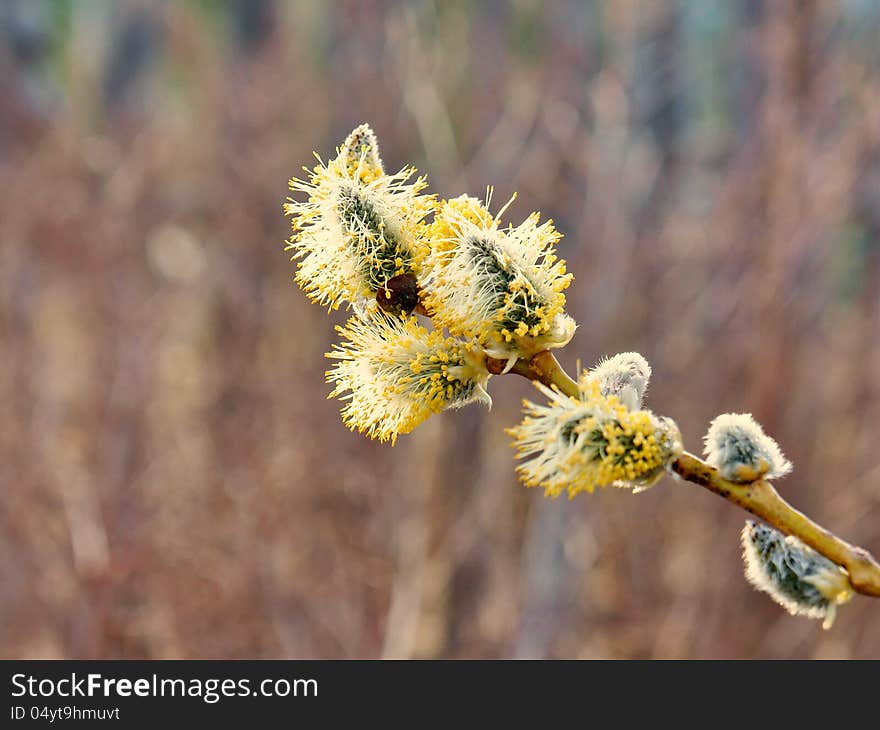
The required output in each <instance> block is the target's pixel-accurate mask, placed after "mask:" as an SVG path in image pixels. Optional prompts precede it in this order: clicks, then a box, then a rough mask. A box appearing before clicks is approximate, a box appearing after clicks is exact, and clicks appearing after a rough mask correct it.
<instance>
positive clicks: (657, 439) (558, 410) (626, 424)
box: [509, 379, 682, 497]
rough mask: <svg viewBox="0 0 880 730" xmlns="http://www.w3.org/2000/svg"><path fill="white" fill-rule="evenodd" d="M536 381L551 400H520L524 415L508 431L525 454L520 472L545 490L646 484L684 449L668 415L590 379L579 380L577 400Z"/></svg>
mask: <svg viewBox="0 0 880 730" xmlns="http://www.w3.org/2000/svg"><path fill="white" fill-rule="evenodd" d="M536 387H538V388H539V389H540V390H541V391H542V392H543V393H544V394H545V395H546V396H547V398H548V399H549V403H548V404H547V405H543V406H542V405H537V404H535V403H532V402H530V401H526V402H525V404H524V410H525V417H524V418H523V420H522V422H521V423H520V424H519V425H518V426H516V427H515V428H513V429H510V431H509V433H510V434H511V435H512V436H513V437H514V446H515V447H516V448H517V450H518V455H517V456H518V458H521V459H524V460H525V461H524V462H523V463H522V464H520V465H519V466H518V467H517V471H518V472H519V474H520V477H521V478H522V480H523V481H524V482H525V484H526V485H527V486H532V487H542V488H543V489H544V492H545V494H546V495H547V496H551V497H556V496H559V495H560V494H562V493H563V492H566V493H567V494H568V496H569V497H574V496H575V495H577V494H579V493H580V492H592V491H593V490H594V489H595V488H596V487H604V486H609V485H614V486H618V487H629V488H633V489H636V490H640V489H645V488H647V487H649V486H650V485H651V484H653V483H654V482H655V481H656V480H657V479H659V477H660V476H661V475H662V474H663V472H664V469H665V467H666V465H667V464H668V463H669V462H670V461H671V460H672V459H673V458H675V457H676V456H678V455H679V454H680V453H681V451H682V446H681V436H680V434H679V432H678V428H677V427H676V425H675V423H674V422H673V421H672V420H671V419H668V418H659V417H658V416H655V415H654V414H653V413H651V412H650V411H645V410H634V411H632V410H629V409H628V408H626V407H625V406H624V405H623V404H622V403H621V402H620V400H619V399H618V398H617V396H614V395H608V396H606V395H603V394H602V392H601V390H600V387H599V384H598V383H597V382H596V381H593V380H588V379H584V380H582V381H581V383H580V384H579V391H580V393H579V397H576V398H575V397H572V396H567V395H563V394H561V393H559V392H558V391H555V390H550V389H549V388H547V387H546V386H543V385H541V384H536Z"/></svg>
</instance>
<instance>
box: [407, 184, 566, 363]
mask: <svg viewBox="0 0 880 730" xmlns="http://www.w3.org/2000/svg"><path fill="white" fill-rule="evenodd" d="M539 219H540V216H539V215H538V214H537V213H533V214H532V215H530V216H529V217H528V218H526V220H525V221H524V222H523V223H521V224H520V225H519V226H516V227H513V226H510V227H507V228H504V229H502V228H501V227H500V224H499V219H498V218H497V217H493V216H492V215H491V214H490V213H489V211H488V209H487V208H486V206H484V205H483V204H482V203H481V202H480V201H479V200H477V199H476V198H472V197H469V196H467V195H462V196H460V197H458V198H455V199H453V200H447V201H443V202H442V203H441V204H440V205H439V207H438V209H437V211H436V213H435V216H434V221H433V223H432V224H431V226H430V227H429V229H428V233H427V240H428V246H427V247H425V248H422V249H420V251H421V254H422V256H423V257H424V258H423V263H422V271H423V274H424V279H423V282H422V287H423V290H424V302H425V306H426V309H427V310H428V311H430V312H431V315H432V317H433V318H434V320H435V321H436V322H437V323H438V324H440V325H441V326H443V327H446V328H447V329H448V330H449V331H450V332H451V333H452V334H454V335H457V336H460V337H465V338H468V339H474V340H476V341H477V342H479V343H480V345H481V346H482V347H483V349H484V350H485V351H486V353H487V354H489V355H491V356H492V357H495V358H500V359H507V360H510V361H512V360H515V359H516V358H517V357H529V356H530V355H533V354H535V353H536V352H539V351H541V350H546V349H549V348H554V347H561V346H563V345H565V344H567V343H568V341H569V340H571V337H572V335H573V334H574V330H575V323H574V320H572V319H571V317H569V316H568V315H567V314H565V312H564V308H565V295H564V294H563V291H564V290H565V288H566V287H567V286H568V284H569V282H570V281H571V275H570V274H567V273H566V271H565V262H564V261H563V260H561V259H559V258H558V257H557V256H556V253H555V244H556V242H557V241H558V240H559V238H560V237H561V236H560V234H559V233H558V232H557V231H556V229H555V228H554V227H553V223H552V221H546V222H544V223H540V220H539Z"/></svg>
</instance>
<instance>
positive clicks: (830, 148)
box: [0, 0, 880, 658]
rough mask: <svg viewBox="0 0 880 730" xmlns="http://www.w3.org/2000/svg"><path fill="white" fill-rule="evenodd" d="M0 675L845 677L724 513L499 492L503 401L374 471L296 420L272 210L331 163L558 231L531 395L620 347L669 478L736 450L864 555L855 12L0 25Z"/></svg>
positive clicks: (860, 129) (246, 9) (297, 356)
mask: <svg viewBox="0 0 880 730" xmlns="http://www.w3.org/2000/svg"><path fill="white" fill-rule="evenodd" d="M0 21H2V35H3V38H2V51H0V95H2V96H0V98H2V107H0V186H2V191H3V194H2V196H0V403H2V405H3V417H2V421H0V495H2V503H0V655H2V656H4V657H9V658H11V657H29V658H37V657H79V658H85V657H127V658H135V657H156V658H158V657H171V658H173V657H187V658H202V657H218V658H220V657H377V656H394V657H410V656H416V657H590V658H592V657H621V658H624V657H663V658H684V657H739V658H749V657H861V658H868V657H874V658H877V657H880V604H877V603H876V602H872V601H870V600H869V599H866V598H856V599H855V600H854V602H853V604H852V605H851V606H847V607H845V609H844V610H842V611H841V615H840V618H839V620H838V623H837V625H836V626H835V627H834V628H833V629H832V630H831V631H829V632H823V631H822V630H821V629H820V628H819V626H818V624H817V623H816V622H810V621H807V620H804V619H795V618H790V617H789V616H788V615H787V614H785V613H784V612H783V611H782V610H781V609H779V608H777V607H776V606H775V605H773V604H771V603H770V602H769V601H768V600H767V599H766V598H765V597H764V596H762V595H759V594H757V593H755V592H754V591H753V590H752V589H751V588H750V587H749V586H748V585H747V583H746V582H745V579H744V578H743V576H742V571H741V567H740V559H739V546H738V533H739V530H740V528H741V527H742V523H743V518H744V515H743V514H742V513H741V512H739V511H737V510H735V509H734V508H732V507H730V506H729V505H727V504H726V503H724V502H722V501H721V500H719V499H717V498H716V497H714V496H712V495H710V494H708V493H703V492H702V491H701V490H699V489H697V488H695V487H693V486H690V485H684V484H676V483H673V482H671V481H670V480H669V479H666V480H664V481H663V482H662V483H661V484H660V485H658V486H657V487H655V488H654V489H652V490H651V491H649V492H647V493H646V494H643V495H639V496H637V497H634V496H632V495H630V494H629V493H625V492H620V491H615V490H606V491H603V492H601V493H597V494H595V495H592V496H583V497H580V498H578V499H576V500H575V501H573V502H571V503H568V502H566V501H565V500H564V499H563V500H558V501H547V500H544V499H543V498H542V497H541V495H540V494H539V493H537V492H533V491H528V490H526V489H525V488H523V487H522V486H521V485H520V484H518V483H517V481H516V479H515V476H514V472H513V461H512V458H511V457H512V452H511V450H510V449H509V448H508V441H509V438H508V437H507V436H506V435H505V434H504V433H503V428H504V427H505V426H508V425H512V424H513V423H514V422H515V421H516V420H517V419H518V405H519V400H520V398H521V397H523V396H525V395H528V394H529V392H530V389H529V387H528V385H527V384H526V383H524V382H520V381H519V380H518V379H516V378H499V379H496V380H493V383H492V385H493V388H492V392H493V395H494V397H495V403H496V405H495V407H494V408H493V410H492V411H491V412H490V413H486V412H484V411H481V410H479V409H477V408H475V407H471V408H469V409H467V410H465V411H462V412H458V413H450V414H445V415H443V416H441V417H437V418H434V419H432V420H431V421H430V422H429V423H428V424H426V425H425V426H423V427H422V428H421V429H419V430H418V431H417V432H416V433H414V434H413V435H411V436H409V437H406V438H403V439H401V441H400V442H399V443H398V445H397V446H396V447H394V448H393V449H392V448H389V447H387V446H382V445H379V444H377V443H372V442H369V441H367V440H365V439H363V438H361V437H359V436H357V435H353V434H350V433H349V432H348V431H347V430H346V429H345V428H344V427H343V426H342V425H341V423H340V421H339V418H338V415H337V404H336V403H334V402H328V401H326V400H325V395H326V393H327V392H328V388H327V387H326V386H325V385H324V384H323V371H324V369H325V361H324V359H323V357H322V354H323V352H324V351H325V350H326V349H327V347H328V345H329V343H330V342H331V340H332V335H333V331H332V325H333V324H334V322H336V321H337V320H338V319H339V316H338V315H333V316H328V315H327V313H326V312H324V311H322V310H320V309H319V308H317V307H314V306H311V305H309V304H308V303H307V301H306V298H305V296H304V295H303V294H302V292H300V291H299V290H298V289H297V288H296V287H295V286H294V285H293V284H292V282H291V274H292V268H291V264H289V262H288V261H287V258H286V255H285V254H284V253H283V251H282V242H283V240H284V238H285V237H286V236H287V226H288V223H287V221H286V220H285V219H284V217H283V216H282V212H281V201H282V199H283V198H284V197H285V194H286V192H285V191H286V182H287V179H288V177H290V176H291V175H293V174H297V173H298V170H299V169H300V167H301V165H303V164H307V163H308V162H309V160H310V156H311V151H312V150H313V149H315V150H318V151H320V152H321V153H322V154H323V155H325V156H326V155H328V154H330V153H331V152H332V150H333V147H334V146H335V145H336V144H338V142H339V141H340V140H341V139H342V138H343V136H344V135H345V133H346V132H347V131H348V130H349V129H350V128H352V127H353V126H354V125H355V124H357V123H360V122H362V121H369V122H370V123H371V124H372V125H373V126H374V128H375V129H376V131H377V133H378V135H379V138H380V141H381V143H382V146H383V153H384V157H385V159H386V162H387V164H388V166H389V167H398V166H401V165H403V164H404V163H407V162H412V163H414V164H416V165H417V166H418V167H419V168H420V169H422V170H424V171H426V172H428V174H429V176H430V182H431V184H432V189H433V190H434V191H437V192H438V193H440V194H441V195H456V194H458V193H460V192H464V191H466V192H469V193H471V194H476V195H481V194H482V193H483V192H484V190H485V186H486V185H487V184H493V185H494V186H495V188H496V190H495V196H496V198H495V199H496V200H497V201H503V200H506V199H507V197H508V196H509V195H510V194H511V193H512V192H513V191H514V190H517V191H519V195H520V197H519V199H518V201H517V202H516V203H515V205H514V206H513V208H512V213H513V216H514V217H516V216H520V217H521V216H524V215H525V214H527V213H528V212H529V211H530V210H532V209H539V210H542V211H543V212H544V213H545V214H546V215H548V216H551V217H553V218H554V220H556V222H557V224H558V226H559V228H560V229H561V230H562V231H563V232H564V233H565V234H566V236H565V238H564V239H563V241H562V243H561V244H560V249H561V252H562V255H563V256H565V257H566V258H567V259H568V260H569V263H570V269H571V270H572V271H573V272H574V274H575V276H576V280H575V283H574V284H573V286H572V289H571V290H570V292H571V297H570V311H571V313H572V314H573V315H574V316H575V317H576V318H577V319H578V321H579V322H580V325H581V326H580V329H579V331H578V333H577V335H576V337H575V340H574V342H573V343H572V345H571V346H570V347H569V348H568V349H567V350H566V351H565V352H564V353H563V355H562V359H563V361H564V362H565V363H566V364H567V365H569V366H572V367H574V365H575V362H576V360H577V359H580V360H581V361H582V362H583V363H584V364H590V363H591V362H593V361H595V360H596V359H597V358H598V357H599V356H601V355H604V354H610V353H613V352H617V351H620V350H627V349H637V350H639V351H641V352H642V353H644V354H645V355H646V356H647V357H648V359H649V360H650V361H651V362H652V364H653V365H654V384H653V386H652V388H651V392H650V395H649V402H650V405H651V407H652V408H654V409H655V410H657V411H658V412H660V413H664V414H668V415H671V416H673V417H674V418H675V419H676V420H677V421H678V423H679V425H680V426H681V428H682V430H683V432H684V434H685V437H686V440H687V445H688V446H689V447H690V448H691V449H692V450H698V448H699V439H700V437H701V436H702V434H703V432H704V430H705V428H706V426H707V424H708V422H709V420H710V419H711V418H712V417H713V416H714V415H716V414H717V413H719V412H722V411H729V410H737V411H751V412H753V413H754V414H755V416H756V417H757V418H758V419H759V420H760V421H761V422H762V423H763V424H764V425H765V426H766V427H767V429H768V431H769V432H770V433H772V434H773V435H774V436H776V437H777V439H778V440H779V441H780V443H781V445H782V446H783V449H784V450H785V451H786V453H787V454H788V455H789V456H790V457H791V458H792V460H793V461H794V462H795V466H796V470H795V473H794V475H793V476H792V477H789V478H788V479H786V480H785V481H784V482H781V483H780V485H779V486H780V489H781V491H782V493H783V495H784V496H786V497H787V498H789V499H790V500H792V501H793V502H794V504H795V505H797V506H799V507H801V508H802V509H805V510H806V511H808V512H809V513H810V514H811V515H812V516H814V517H815V518H817V519H818V520H820V521H821V522H822V523H824V524H826V525H827V526H829V527H830V528H832V529H834V530H835V531H837V532H839V533H840V534H841V535H843V536H844V537H846V538H847V539H850V540H852V541H854V542H857V543H860V544H862V545H865V546H866V547H868V548H869V549H871V550H872V551H873V552H874V553H875V554H876V553H880V529H878V524H880V522H878V520H880V455H878V450H877V441H878V437H880V426H878V424H880V248H878V235H880V54H878V50H877V44H876V38H877V34H878V33H880V12H878V10H877V9H876V8H874V7H873V6H872V3H870V2H859V1H858V0H850V1H848V2H833V1H832V0H829V1H828V2H821V1H818V0H817V1H815V2H806V1H805V2H787V1H784V0H740V1H738V2H731V3H717V4H716V3H702V2H697V1H696V0H693V1H688V2H686V1H684V0H680V1H679V0H658V1H657V2H634V1H630V0H625V1H622V2H618V1H613V2H612V0H604V1H598V0H597V1H595V2H590V3H586V2H584V3H581V2H577V1H576V0H557V1H555V2H552V3H540V2H536V1H533V0H519V1H517V2H510V3H507V2H500V1H497V0H496V1H494V2H480V3H477V2H464V1H460V0H459V1H455V2H448V3H447V2H442V3H441V2H411V3H396V2H335V3H323V2H317V0H315V1H312V2H281V1H278V2H272V0H259V2H250V3H245V2H239V1H238V0H234V1H228V2H207V1H205V2H157V1H150V0H126V1H125V2H117V3H110V2H99V1H97V0H95V1H94V2H93V1H89V2H81V3H80V2H77V3H70V2H63V1H62V0H45V1H43V0H4V2H2V3H0Z"/></svg>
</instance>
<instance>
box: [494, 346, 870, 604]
mask: <svg viewBox="0 0 880 730" xmlns="http://www.w3.org/2000/svg"><path fill="white" fill-rule="evenodd" d="M504 365H505V363H504V361H502V360H493V359H489V360H488V361H487V366H488V368H489V371H490V372H498V373H500V372H501V370H502V369H503V367H504ZM509 372H512V373H516V374H517V375H522V376H523V377H526V378H528V379H529V380H534V381H537V382H539V383H543V384H544V385H546V386H547V387H550V388H556V389H558V390H559V391H560V392H561V393H563V394H565V395H568V396H572V397H577V396H578V384H577V383H576V382H575V381H574V380H572V379H571V377H569V376H568V374H567V373H566V372H565V370H563V368H562V366H561V365H560V364H559V362H558V361H557V360H556V358H555V357H554V356H553V354H552V353H550V352H546V351H545V352H539V353H538V354H536V355H534V356H533V357H531V358H529V359H523V358H521V359H519V360H517V362H516V364H515V365H514V366H513V368H512V369H511V370H510V371H509ZM667 469H668V470H669V471H670V472H671V473H673V474H675V475H676V476H677V477H679V478H681V479H683V480H684V481H687V482H691V483H692V484H697V485H699V486H701V487H703V488H704V489H708V490H709V491H710V492H713V493H714V494H717V495H718V496H719V497H723V498H724V499H726V500H727V501H729V502H732V503H733V504H735V505H736V506H737V507H741V508H742V509H744V510H746V511H747V512H751V513H752V514H753V515H755V516H756V517H760V518H761V519H762V520H764V521H765V522H767V523H768V524H770V525H773V526H774V527H775V528H777V529H779V530H781V531H782V532H784V533H785V534H786V535H793V536H795V537H797V538H798V539H799V540H801V541H802V542H804V543H805V544H807V545H809V546H810V547H811V548H813V549H814V550H816V552H818V553H820V554H821V555H824V556H825V557H826V558H828V559H829V560H831V561H832V562H833V563H836V564H837V565H840V566H842V567H844V568H845V569H846V571H847V573H849V580H850V583H851V584H852V587H853V589H854V590H856V591H857V592H858V593H861V594H863V595H866V596H874V597H875V598H880V564H878V563H877V561H876V560H875V559H874V558H873V556H872V555H871V554H870V553H869V552H868V551H867V550H865V549H864V548H860V547H856V546H853V545H850V544H849V543H848V542H846V541H844V540H842V539H841V538H839V537H837V536H836V535H835V534H834V533H832V532H830V531H828V530H826V529H825V528H824V527H822V526H821V525H818V524H817V523H815V522H813V520H811V519H810V518H809V517H807V516H806V515H805V514H803V513H802V512H799V511H798V510H796V509H795V508H794V507H792V506H791V505H790V504H789V503H788V502H786V501H785V500H784V499H783V498H782V497H781V496H780V495H779V493H778V492H777V491H776V490H775V489H774V488H773V485H772V484H770V482H769V481H767V480H766V479H759V480H757V481H754V482H751V483H737V482H733V481H730V480H728V479H725V478H724V477H722V476H721V474H720V473H719V471H718V469H716V468H715V467H714V466H711V465H710V464H707V463H706V462H705V461H703V460H702V459H700V458H699V457H698V456H695V455H693V454H690V453H688V452H684V453H682V454H681V455H680V456H678V457H677V458H675V459H673V460H672V461H671V462H670V464H669V465H668V467H667Z"/></svg>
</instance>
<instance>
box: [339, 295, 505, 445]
mask: <svg viewBox="0 0 880 730" xmlns="http://www.w3.org/2000/svg"><path fill="white" fill-rule="evenodd" d="M337 331H338V332H339V333H340V335H341V336H342V338H343V341H342V342H341V343H340V344H338V345H336V347H335V348H334V349H333V351H332V352H329V353H327V357H329V358H331V359H334V360H337V364H336V365H335V366H334V367H333V368H332V369H331V370H329V371H328V372H327V380H328V382H331V383H334V384H335V387H334V389H333V391H332V392H331V393H330V397H334V398H339V399H341V400H343V401H346V405H345V406H344V407H343V408H342V411H341V413H342V420H343V422H344V423H345V424H346V425H347V426H348V427H349V428H351V429H352V430H355V431H359V432H361V433H364V434H366V435H367V436H369V437H370V438H373V439H377V440H379V441H389V440H390V441H391V442H392V443H394V442H395V441H396V439H397V437H398V435H400V434H405V433H409V432H410V431H412V430H413V429H414V428H415V427H416V426H418V425H419V424H420V423H422V422H424V421H425V420H426V419H427V418H428V417H430V416H431V415H432V414H435V413H440V412H441V411H443V410H445V409H446V408H458V407H461V406H463V405H466V404H467V403H471V402H473V401H482V402H486V403H491V400H490V399H489V396H488V394H487V393H486V390H485V384H486V381H487V380H488V377H489V374H488V372H487V371H486V368H485V358H484V357H483V355H482V354H481V353H479V352H478V351H475V350H474V349H473V348H472V347H471V346H469V345H468V344H467V343H465V342H462V341H460V340H456V339H454V338H451V337H444V336H443V334H442V333H441V332H440V331H438V330H434V331H431V332H429V331H428V330H427V329H425V328H424V327H422V326H421V325H420V324H419V323H418V321H417V320H416V318H415V317H414V316H410V317H406V318H403V319H401V318H398V317H391V316H388V315H385V314H382V313H381V312H378V313H375V314H373V315H372V316H370V317H367V318H362V317H359V316H356V317H352V318H351V319H350V320H349V322H348V323H347V324H346V325H345V326H344V327H338V328H337Z"/></svg>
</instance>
